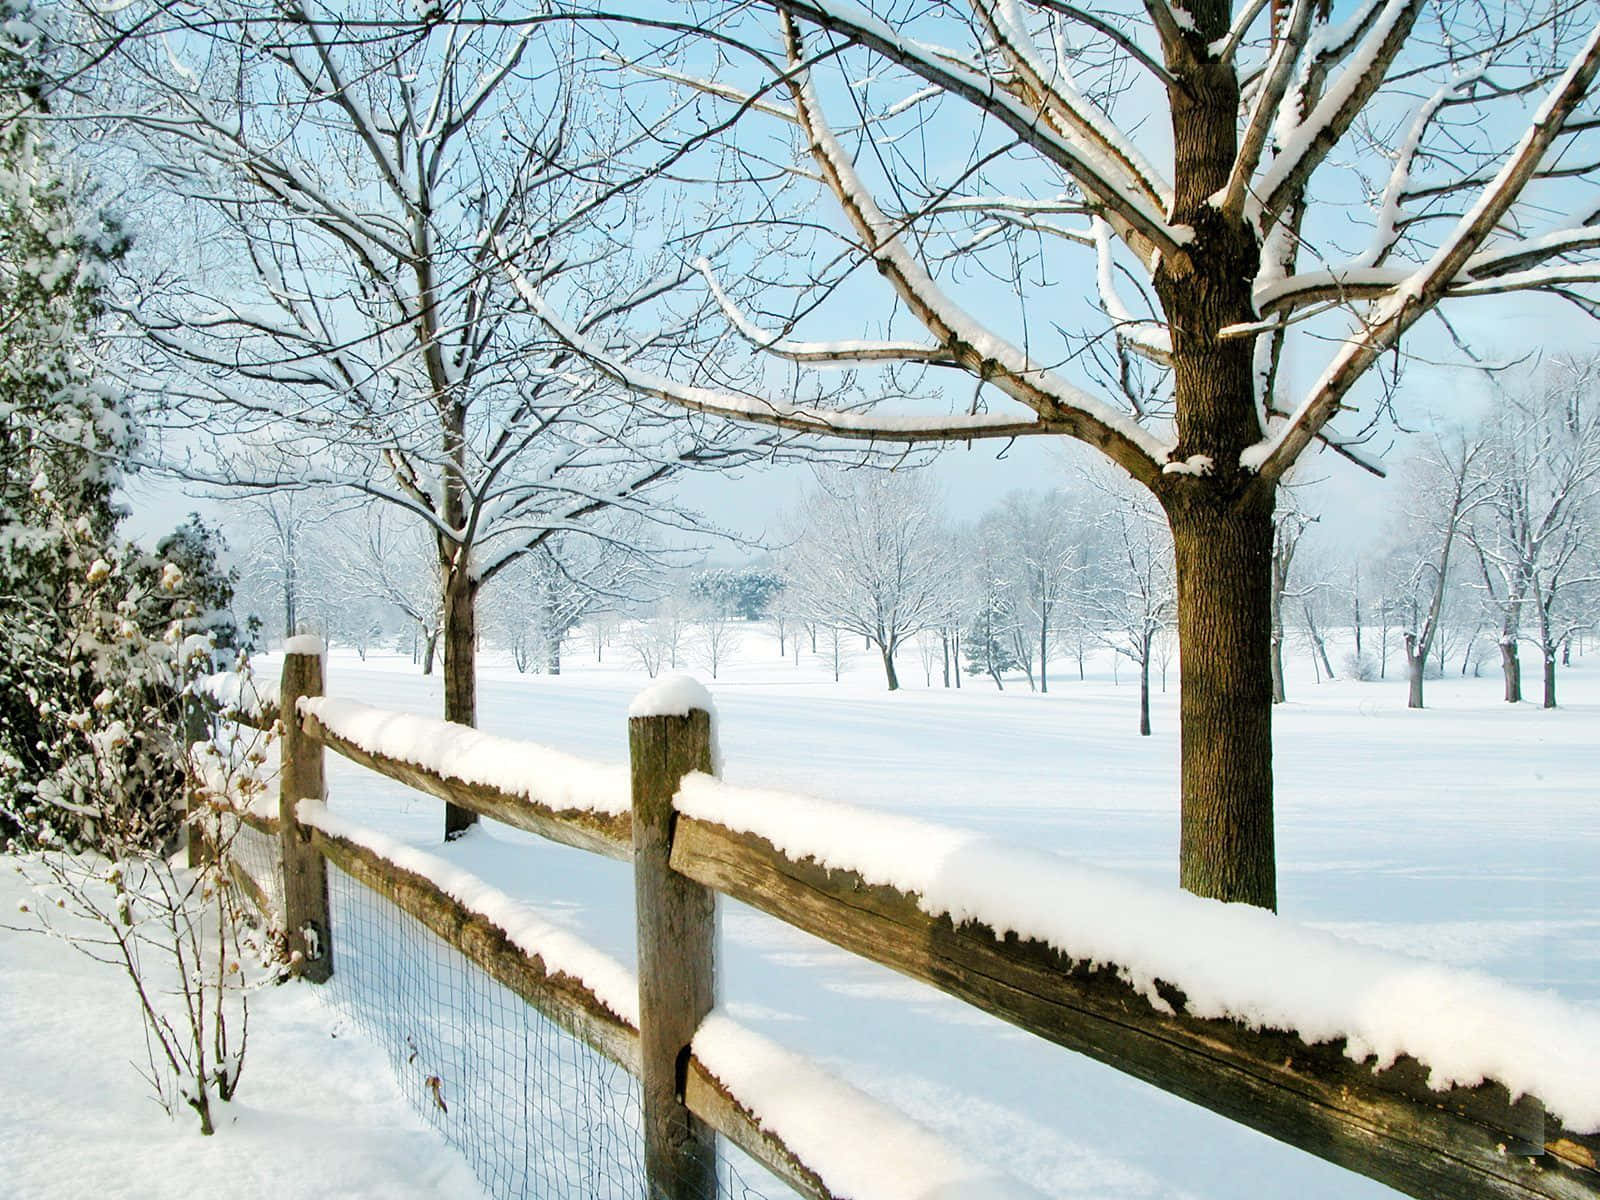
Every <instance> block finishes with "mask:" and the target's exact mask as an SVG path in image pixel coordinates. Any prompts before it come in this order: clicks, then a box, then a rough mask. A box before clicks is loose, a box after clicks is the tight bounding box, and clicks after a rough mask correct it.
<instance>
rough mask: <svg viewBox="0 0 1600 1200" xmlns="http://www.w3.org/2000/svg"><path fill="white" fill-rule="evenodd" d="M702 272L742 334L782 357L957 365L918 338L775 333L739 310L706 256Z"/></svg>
mask: <svg viewBox="0 0 1600 1200" xmlns="http://www.w3.org/2000/svg"><path fill="white" fill-rule="evenodd" d="M695 266H696V267H698V268H699V270H700V273H701V274H702V275H704V276H705V279H706V283H707V284H708V285H709V286H710V288H711V294H712V295H713V296H714V297H716V301H717V304H718V305H720V306H721V308H722V311H723V313H724V314H725V315H726V316H727V318H728V320H729V321H731V322H732V323H733V327H734V328H735V329H737V330H738V331H739V333H740V335H741V336H742V337H744V338H745V339H746V340H747V341H749V342H750V343H751V344H752V345H755V346H757V347H759V348H760V349H762V350H765V351H767V352H768V353H769V354H775V355H777V356H778V357H779V358H786V359H788V360H789V361H790V362H800V363H818V364H825V365H831V366H838V367H848V366H855V365H857V364H860V363H873V362H904V363H931V364H935V365H945V366H954V365H956V364H955V363H954V360H952V359H951V357H950V352H949V350H947V349H946V348H945V347H943V346H929V345H919V344H918V343H916V342H880V341H842V342H796V341H792V340H791V339H789V338H786V337H784V336H783V335H782V334H781V333H773V332H771V331H770V330H766V329H762V328H760V327H759V326H757V325H756V324H754V323H753V322H752V321H751V320H750V319H749V318H748V317H746V316H745V315H744V313H743V312H741V311H740V309H739V307H738V306H737V305H736V304H734V302H733V300H732V299H731V298H730V297H729V296H728V294H727V293H726V292H725V291H723V290H722V286H721V285H720V284H719V283H718V282H717V280H716V276H714V275H713V274H712V273H711V264H710V263H708V262H707V261H706V260H705V259H703V258H702V259H700V260H698V261H697V262H696V263H695Z"/></svg>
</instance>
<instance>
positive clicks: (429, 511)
mask: <svg viewBox="0 0 1600 1200" xmlns="http://www.w3.org/2000/svg"><path fill="white" fill-rule="evenodd" d="M83 15H84V20H85V21H86V22H87V23H88V25H89V27H90V28H94V29H98V31H99V33H100V36H101V37H102V39H103V40H104V42H105V43H106V45H107V46H111V45H114V46H116V47H117V49H118V55H117V57H116V59H115V60H114V61H115V62H117V63H118V64H119V66H120V69H121V70H122V71H123V73H124V74H123V76H122V78H123V80H124V81H127V80H131V81H132V83H131V84H130V85H128V86H129V87H130V88H131V94H132V95H133V96H134V98H135V104H134V107H133V108H132V109H131V110H130V111H131V112H132V113H134V114H135V115H134V116H133V117H132V122H131V128H132V130H133V133H134V135H135V136H137V137H138V138H140V139H141V143H140V144H141V153H142V154H144V155H145V156H146V157H147V158H148V159H149V160H150V161H151V162H152V166H153V169H154V173H155V174H154V177H155V178H156V179H158V180H159V181H161V183H162V184H163V185H164V186H166V187H167V188H169V189H170V191H171V193H172V194H173V195H175V196H176V197H177V198H179V199H180V200H181V201H183V202H184V203H187V204H190V205H198V206H202V207H203V208H204V209H205V210H206V211H207V212H208V213H209V214H210V219H211V221H212V222H213V223H214V225H215V226H216V242H217V245H218V246H219V247H221V248H222V250H223V252H224V253H225V254H226V255H227V258H226V260H225V261H224V263H222V264H221V265H220V266H215V267H214V269H213V270H212V271H211V272H210V273H209V274H208V275H203V276H199V277H195V278H190V279H184V280H170V279H164V280H159V281H157V282H158V283H159V284H160V285H161V286H159V287H155V288H151V289H147V293H146V294H145V295H143V296H142V297H139V299H138V302H137V303H136V304H134V305H133V307H132V308H131V315H132V316H133V317H134V318H135V319H136V320H137V321H138V322H139V325H140V328H141V329H142V331H143V333H144V335H145V336H146V338H147V339H148V344H149V346H150V347H152V348H153V351H154V353H153V356H152V361H151V363H150V373H151V374H150V378H149V380H148V382H150V383H151V384H153V385H154V386H155V388H156V392H155V394H158V395H160V396H161V397H162V411H161V416H162V419H163V421H164V423H166V424H169V425H177V426H182V427H188V426H191V425H195V424H199V425H201V426H202V427H205V428H210V429H212V430H214V431H216V432H218V433H219V434H220V435H222V436H223V437H225V438H229V439H231V438H235V437H237V436H239V435H241V434H250V433H254V432H257V431H260V430H263V429H273V430H277V429H285V428H286V429H290V430H292V432H293V440H276V441H273V442H272V443H271V445H272V447H273V449H274V450H275V458H274V461H272V462H269V463H267V464H261V465H258V464H256V463H251V462H242V461H238V460H229V459H227V458H226V457H224V458H223V459H222V460H221V465H220V466H217V467H207V468H201V467H200V466H197V465H196V464H194V463H192V462H191V463H189V464H186V466H185V469H186V470H187V471H189V472H190V473H196V472H199V471H202V470H204V472H205V473H206V474H208V475H211V476H214V477H216V478H217V479H218V480H219V481H221V482H232V483H236V484H243V485H248V486H253V487H263V488H265V487H277V486H283V485H285V484H289V483H293V484H294V485H296V486H303V485H325V486H329V487H336V488H343V489H349V490H353V491H356V492H360V493H362V494H365V495H367V496H370V497H375V498H377V499H379V500H381V501H383V502H385V503H388V504H390V505H393V506H395V507H397V508H399V509H401V510H403V511H405V512H407V513H409V514H412V515H413V516H414V517H415V518H416V519H417V520H418V521H419V522H420V523H421V524H423V525H425V526H426V527H427V528H428V529H429V530H430V531H431V533H432V537H433V541H434V557H435V560H436V563H437V572H436V575H435V578H436V580H437V582H438V585H439V588H440V595H441V604H442V609H443V633H442V639H443V644H444V716H445V717H446V719H448V720H451V721H457V722H461V723H463V724H468V725H471V724H474V723H475V721H476V715H477V692H476V678H475V662H476V644H477V628H476V626H477V612H478V610H477V597H478V593H479V590H480V588H481V587H482V586H483V585H484V584H485V583H487V582H488V581H490V580H492V579H493V578H494V577H495V576H497V575H498V574H499V573H500V572H502V571H504V570H505V569H507V568H508V567H509V566H510V565H511V564H513V563H514V562H516V561H517V560H518V559H519V558H521V557H522V556H523V555H526V554H528V553H531V552H533V551H534V550H536V549H537V548H538V547H540V546H541V545H543V544H544V543H545V542H546V541H547V540H548V539H550V538H551V537H555V536H558V535H559V534H561V533H562V532H564V531H572V530H578V531H582V530H584V529H586V528H588V527H589V525H590V523H591V522H592V521H593V520H594V519H595V518H596V517H597V516H599V515H604V514H609V513H612V512H616V511H624V512H631V513H637V514H643V515H647V516H649V517H651V518H652V519H656V520H670V521H673V522H674V523H681V522H682V521H683V520H684V519H685V518H683V517H682V516H681V515H671V514H670V513H669V511H668V510H664V509H662V508H661V507H660V502H661V499H662V497H661V494H660V489H659V485H661V484H662V482H663V481H664V480H666V479H668V478H669V477H670V476H671V475H672V474H673V473H674V472H675V471H677V470H678V469H680V468H682V467H684V466H687V465H691V464H704V463H711V462H718V461H721V460H722V457H723V454H724V452H725V451H724V450H723V449H718V448H716V447H714V446H713V445H712V444H711V443H710V442H709V441H707V440H706V439H703V438H702V437H701V436H700V434H701V431H700V430H698V429H696V428H693V427H691V426H690V425H688V424H685V423H684V422H682V421H669V420H667V419H666V418H665V417H664V416H663V414H662V413H661V412H660V411H658V410H657V408H655V407H652V406H650V405H645V404H639V403H631V404H630V403H621V402H619V400H618V396H617V393H616V391H615V389H614V388H611V387H609V386H608V385H606V384H604V382H603V381H602V380H601V379H600V378H599V377H598V376H596V375H595V374H594V373H593V372H585V371H582V370H580V369H579V367H580V366H581V364H578V363H575V362H574V361H573V360H572V357H571V355H570V353H568V352H567V351H565V350H564V349H563V348H561V347H560V346H556V345H552V344H550V343H549V341H548V339H546V338H543V337H542V336H540V332H539V327H538V325H537V324H536V323H535V322H534V321H533V320H532V319H531V318H530V317H529V316H528V315H527V313H526V310H525V308H524V307H523V306H522V305H521V304H520V303H519V302H516V301H514V300H513V294H512V290H511V284H510V281H509V280H508V278H507V276H506V274H505V271H504V269H503V263H502V259H501V255H502V253H504V254H507V255H509V256H510V257H511V259H512V260H513V261H514V262H515V263H516V264H517V265H518V266H519V267H520V269H522V270H523V271H525V272H527V274H528V275H529V276H530V277H533V278H537V279H539V280H540V281H541V282H542V284H544V285H545V286H551V287H554V286H558V285H559V286H566V287H567V288H568V289H569V290H568V291H567V292H566V293H565V294H567V295H577V294H581V295H583V296H585V297H587V298H588V311H587V312H585V313H584V314H583V315H582V317H581V318H580V320H581V322H587V321H589V320H594V319H599V318H600V317H602V316H608V315H612V316H614V315H615V314H617V313H618V312H621V311H625V310H626V309H627V308H629V307H630V306H632V305H634V304H637V303H639V302H640V301H641V300H642V299H643V298H645V297H650V296H655V295H657V294H659V293H660V292H662V291H664V290H670V289H671V288H672V287H673V286H674V285H675V283H676V282H677V281H678V279H679V278H681V276H682V271H681V270H679V271H677V272H676V273H674V272H673V271H671V270H668V271H667V272H666V273H665V274H662V273H660V272H658V271H656V270H655V269H654V267H653V266H652V264H650V263H648V262H646V261H643V257H642V256H639V257H636V258H634V259H631V260H625V259H623V258H621V257H619V256H618V254H617V251H618V250H619V248H620V247H622V246H623V245H627V246H629V247H631V248H633V249H635V250H637V249H638V248H639V247H641V246H644V245H646V244H648V243H653V242H657V241H659V240H661V239H663V238H669V237H670V236H671V235H672V232H673V231H672V229H671V228H670V222H671V221H672V220H674V219H676V217H675V213H676V209H672V208H666V209H660V210H657V215H658V216H659V217H660V221H658V222H657V223H656V224H655V225H654V226H652V223H651V220H650V214H648V213H646V212H645V211H643V210H641V209H639V208H637V207H636V206H634V205H632V203H631V202H630V201H629V200H628V198H627V197H626V196H625V195H623V194H621V193H620V192H619V191H618V190H617V189H612V188H596V187H595V186H594V185H593V182H592V179H591V176H592V173H593V171H594V170H595V169H597V167H598V166H599V165H601V164H604V163H606V162H611V161H617V160H619V158H620V156H621V155H623V154H624V153H625V151H626V148H627V145H628V143H629V141H630V140H633V139H638V140H642V141H646V142H649V141H651V140H652V138H653V134H652V132H651V131H648V130H640V129H639V128H637V126H636V125H634V123H633V115H632V114H629V113H626V112H623V111H620V110H617V109H615V108H612V107H609V106H605V105H596V104H595V103H593V102H592V101H593V100H594V97H593V95H592V91H591V89H588V88H587V87H585V86H582V85H581V84H579V83H577V82H575V79H574V72H575V70H576V64H575V55H574V52H573V47H572V45H571V44H570V43H569V42H568V41H566V40H564V39H563V37H562V36H561V35H560V33H559V32H554V31H552V30H550V29H549V28H547V27H544V26H541V25H539V24H537V23H521V22H514V21H511V22H508V21H505V20H500V19H497V17H498V16H503V15H504V14H500V13H499V12H498V9H497V7H496V6H494V5H492V4H491V5H490V6H488V7H481V6H476V5H468V4H467V3H465V0H462V2H456V3H447V4H441V5H432V6H429V7H428V11H427V13H426V14H424V15H422V16H420V17H418V18H417V19H414V20H410V21H394V22H390V21H388V20H387V17H385V18H383V19H372V20H361V21H358V25H359V27H360V29H361V32H360V33H359V34H355V35H352V33H351V28H350V25H349V20H348V19H347V17H346V16H345V15H342V14H328V13H324V12H323V11H322V10H321V9H320V8H319V7H318V6H316V5H313V4H310V3H301V2H300V0H289V2H288V3H273V4H270V5H269V4H266V3H260V4H257V3H254V0H234V2H228V3H222V4H217V5H210V6H207V7H206V8H205V9H204V10H200V9H189V8H185V7H183V6H171V5H164V4H155V5H144V4H134V5H129V6H122V7H115V8H106V7H103V6H85V8H84V14H83ZM619 224H620V225H626V226H627V227H628V230H629V232H628V234H627V235H626V237H624V238H615V239H614V238H613V237H612V233H611V231H612V230H613V229H614V228H616V227H617V226H618V225H619ZM713 434H714V436H725V434H724V433H723V432H722V431H721V430H720V429H719V430H717V431H713ZM746 440H748V439H746ZM224 453H225V452H224ZM472 819H473V818H472V814H471V813H470V812H468V811H467V810H464V809H458V808H455V807H454V806H448V807H447V810H446V817H445V823H446V833H447V836H449V835H453V834H454V833H456V832H459V831H460V830H461V829H463V828H465V827H466V826H467V825H468V824H470V822H471V820H472Z"/></svg>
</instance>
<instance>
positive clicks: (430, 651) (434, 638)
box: [422, 629, 439, 675]
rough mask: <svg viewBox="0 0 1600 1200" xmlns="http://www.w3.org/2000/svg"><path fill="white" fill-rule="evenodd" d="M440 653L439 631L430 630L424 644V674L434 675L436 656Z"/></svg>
mask: <svg viewBox="0 0 1600 1200" xmlns="http://www.w3.org/2000/svg"><path fill="white" fill-rule="evenodd" d="M438 651H439V631H438V630H437V629H430V630H429V631H428V633H427V636H426V637H424V639H423V642H422V673H423V674H424V675H432V674H433V659H434V655H435V654H437V653H438Z"/></svg>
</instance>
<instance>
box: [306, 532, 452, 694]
mask: <svg viewBox="0 0 1600 1200" xmlns="http://www.w3.org/2000/svg"><path fill="white" fill-rule="evenodd" d="M321 545H322V547H323V549H324V555H325V559H326V561H327V562H328V563H329V564H330V566H331V570H330V571H329V572H328V574H330V575H336V576H338V577H340V578H341V579H342V581H343V583H342V590H343V591H344V593H345V595H346V596H351V597H357V598H364V599H371V600H376V601H378V602H380V603H382V604H385V605H388V606H389V607H390V608H393V609H395V610H396V611H398V612H399V613H401V614H402V615H403V616H404V617H405V618H406V620H407V621H408V622H410V624H411V626H412V627H413V628H414V629H415V630H416V632H417V634H418V636H419V637H420V638H421V640H422V654H421V657H422V673H423V674H424V675H431V674H433V664H434V653H435V650H436V648H437V646H438V643H439V635H440V632H441V630H442V628H443V625H444V604H443V600H442V597H441V591H440V588H439V560H438V557H437V555H436V553H435V545H434V538H433V537H432V535H431V534H430V532H429V530H428V529H427V527H426V526H424V525H423V524H422V523H421V522H419V521H416V520H410V521H408V520H407V518H406V514H405V513H404V512H401V511H397V510H396V509H394V508H393V507H391V506H388V505H379V504H372V505H366V506H364V507H363V508H361V509H360V510H359V511H356V512H349V513H345V514H343V515H342V516H341V517H340V518H338V519H336V520H334V521H331V522H330V523H329V526H328V528H327V529H325V530H324V531H323V537H322V538H321Z"/></svg>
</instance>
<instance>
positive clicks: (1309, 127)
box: [1243, 0, 1424, 228]
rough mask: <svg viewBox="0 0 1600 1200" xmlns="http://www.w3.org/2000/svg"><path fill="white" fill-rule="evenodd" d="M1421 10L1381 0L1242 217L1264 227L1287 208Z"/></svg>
mask: <svg viewBox="0 0 1600 1200" xmlns="http://www.w3.org/2000/svg"><path fill="white" fill-rule="evenodd" d="M1423 7H1424V4H1423V0H1386V3H1385V4H1384V6H1383V9H1382V12H1381V13H1380V14H1379V15H1378V19H1377V20H1376V21H1375V22H1374V23H1373V26H1372V28H1371V29H1370V30H1368V32H1367V35H1366V37H1365V38H1363V39H1362V40H1361V42H1360V43H1359V45H1358V46H1357V47H1356V48H1355V50H1354V51H1353V53H1352V54H1351V57H1350V61H1349V62H1348V63H1347V64H1346V65H1345V67H1344V70H1343V71H1341V72H1340V73H1339V76H1338V78H1337V79H1335V80H1334V81H1333V82H1332V84H1331V85H1329V87H1328V88H1327V90H1326V91H1325V92H1324V93H1323V95H1322V98H1321V99H1320V100H1318V102H1317V104H1316V106H1315V107H1314V108H1312V110H1311V112H1310V113H1309V114H1308V115H1307V116H1306V118H1305V120H1303V121H1302V122H1301V123H1300V124H1299V125H1297V126H1295V127H1294V128H1293V131H1292V132H1291V133H1290V134H1289V135H1288V136H1287V137H1286V138H1285V139H1284V141H1283V145H1282V146H1280V148H1279V153H1278V155H1277V157H1275V158H1274V159H1273V160H1272V162H1271V164H1270V165H1269V166H1268V167H1267V169H1266V170H1265V171H1263V172H1262V173H1261V175H1260V176H1259V177H1258V178H1257V180H1256V183H1255V185H1254V187H1253V188H1252V189H1251V192H1250V199H1249V200H1248V201H1247V202H1246V203H1245V204H1244V205H1243V212H1244V214H1245V216H1246V217H1248V218H1250V219H1251V220H1252V221H1254V222H1255V223H1256V224H1257V225H1258V226H1259V227H1262V228H1265V227H1266V226H1267V225H1270V224H1272V223H1273V222H1274V221H1276V220H1277V218H1278V216H1279V215H1280V214H1281V213H1283V212H1284V211H1285V210H1286V209H1287V208H1288V206H1289V204H1290V202H1291V201H1292V199H1293V198H1294V196H1295V195H1297V194H1298V192H1299V191H1300V189H1301V188H1302V187H1304V186H1305V183H1306V181H1307V180H1308V179H1310V177H1311V174H1312V172H1313V171H1315V170H1316V169H1317V167H1318V166H1319V165H1321V163H1322V161H1323V159H1325V158H1326V157H1327V156H1328V154H1329V152H1330V151H1331V150H1332V149H1333V147H1334V146H1335V145H1336V144H1337V143H1338V141H1339V139H1340V138H1342V137H1343V136H1344V134H1345V131H1346V130H1348V129H1349V128H1350V126H1351V124H1352V123H1353V122H1354V121H1355V119H1356V117H1357V116H1358V115H1359V114H1360V113H1361V112H1362V110H1363V109H1365V107H1366V105H1367V103H1368V101H1370V100H1371V99H1372V97H1373V96H1374V95H1376V94H1377V91H1378V89H1379V88H1380V87H1381V86H1382V85H1383V82H1384V79H1385V78H1386V77H1387V75H1388V73H1389V67H1390V66H1391V65H1392V64H1393V63H1394V60H1395V58H1396V57H1397V56H1398V55H1399V53H1400V50H1401V48H1402V47H1404V45H1405V43H1406V39H1407V38H1408V37H1409V36H1410V34H1411V27H1412V26H1413V25H1414V24H1415V23H1416V20H1417V16H1418V14H1420V13H1421V11H1422V9H1423ZM1257 151H1258V152H1259V147H1257Z"/></svg>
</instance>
